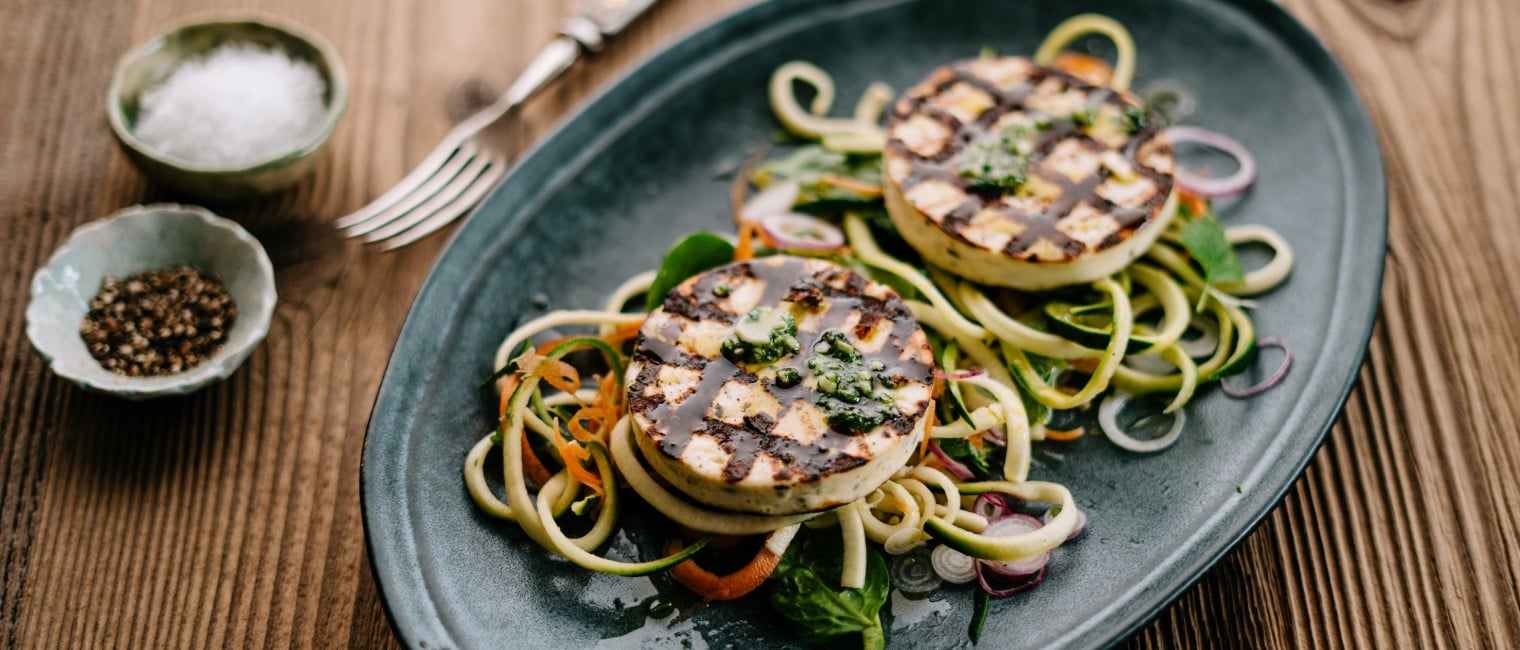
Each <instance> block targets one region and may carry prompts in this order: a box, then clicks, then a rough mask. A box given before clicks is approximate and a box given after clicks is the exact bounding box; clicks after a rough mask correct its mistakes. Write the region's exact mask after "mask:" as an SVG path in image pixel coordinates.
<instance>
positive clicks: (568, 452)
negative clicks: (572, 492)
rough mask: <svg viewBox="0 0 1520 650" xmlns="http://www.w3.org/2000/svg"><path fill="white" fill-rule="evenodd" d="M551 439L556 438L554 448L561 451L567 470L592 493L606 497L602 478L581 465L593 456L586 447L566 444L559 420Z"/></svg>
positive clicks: (555, 421) (556, 420)
mask: <svg viewBox="0 0 1520 650" xmlns="http://www.w3.org/2000/svg"><path fill="white" fill-rule="evenodd" d="M550 437H551V438H554V447H555V449H557V450H559V457H560V460H563V461H565V469H568V470H570V473H571V474H572V475H574V476H575V478H577V479H579V480H580V482H581V483H582V484H584V485H585V486H586V487H589V488H591V491H592V492H595V493H597V495H598V496H605V495H606V494H607V493H606V491H604V490H603V489H602V478H601V477H600V476H597V475H596V472H593V471H591V470H589V469H586V466H585V465H582V464H581V461H582V460H586V459H587V458H589V457H590V456H591V454H590V453H588V452H587V451H586V448H585V447H582V446H580V445H579V444H577V443H570V442H566V441H565V438H564V436H561V435H559V419H558V418H556V419H555V420H554V435H553V436H550Z"/></svg>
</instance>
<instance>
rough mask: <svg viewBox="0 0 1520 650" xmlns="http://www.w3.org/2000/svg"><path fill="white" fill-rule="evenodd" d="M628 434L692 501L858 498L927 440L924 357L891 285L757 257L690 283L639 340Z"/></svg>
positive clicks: (769, 508) (813, 502)
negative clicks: (632, 430)
mask: <svg viewBox="0 0 1520 650" xmlns="http://www.w3.org/2000/svg"><path fill="white" fill-rule="evenodd" d="M627 372H628V375H627V376H628V404H629V412H630V414H631V416H632V422H633V425H634V428H635V432H636V435H635V439H636V440H637V441H638V446H639V449H640V451H641V452H642V455H643V456H644V459H645V460H646V461H647V462H648V463H649V465H650V466H651V467H652V468H653V469H654V470H655V472H656V473H657V474H658V475H659V476H660V477H661V478H663V479H664V480H665V481H666V482H668V483H669V484H670V485H671V486H673V487H674V488H675V489H677V490H678V491H680V492H682V493H684V494H685V495H686V496H688V497H690V498H691V499H693V500H695V501H697V502H700V503H703V504H706V505H709V506H712V507H715V508H721V509H724V510H729V511H737V512H751V513H759V514H768V515H780V514H796V513H804V512H818V511H822V510H826V509H829V508H833V507H837V506H839V505H843V504H846V503H850V502H852V501H854V500H856V499H859V498H861V497H863V496H865V495H867V494H869V493H870V492H871V491H872V490H875V489H876V488H877V487H879V486H880V485H881V484H882V483H883V482H885V481H886V480H887V479H888V478H890V477H891V476H892V474H893V473H895V472H896V471H897V470H898V469H900V468H902V466H903V465H904V464H905V463H906V462H907V460H908V458H909V457H910V456H911V455H912V453H913V451H914V450H915V449H916V448H917V447H918V444H919V441H920V440H921V439H922V436H923V435H925V430H924V428H925V423H926V421H927V416H928V413H929V409H930V406H931V401H932V400H931V387H932V382H933V358H932V353H931V352H930V348H929V342H928V338H927V337H926V336H925V334H924V332H923V330H922V329H920V328H919V325H918V321H917V320H916V319H915V318H914V317H913V315H912V313H911V312H909V311H908V309H907V307H906V306H904V305H903V303H902V301H901V300H900V299H899V298H898V296H897V295H896V294H895V293H893V292H892V291H891V290H890V289H888V288H887V287H885V286H883V285H881V284H878V283H876V282H872V281H870V280H868V279H866V278H865V277H863V276H861V275H859V274H857V273H855V272H853V271H851V270H849V269H846V268H844V267H841V266H838V265H835V264H832V263H829V262H824V261H820V260H814V259H803V258H797V257H768V258H762V259H757V260H752V261H746V262H738V263H734V264H730V265H728V266H724V267H721V268H718V269H715V270H712V271H709V272H706V273H703V274H701V275H698V276H696V277H693V278H690V279H688V280H687V281H685V282H684V283H682V284H681V285H679V286H678V287H676V288H675V289H673V290H671V292H670V293H669V294H668V295H667V296H666V298H665V301H664V303H663V304H662V306H661V307H660V308H659V309H656V310H655V311H654V312H653V313H651V314H650V315H649V318H648V319H647V320H646V321H645V323H644V325H643V326H642V328H641V330H640V336H639V340H638V342H637V344H636V346H635V350H634V353H633V360H632V362H631V364H630V365H629V367H628V371H627Z"/></svg>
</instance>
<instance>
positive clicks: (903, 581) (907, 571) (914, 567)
mask: <svg viewBox="0 0 1520 650" xmlns="http://www.w3.org/2000/svg"><path fill="white" fill-rule="evenodd" d="M940 548H944V547H940ZM887 575H888V576H890V577H891V579H892V586H894V587H897V590H898V591H901V592H902V594H903V595H904V596H907V597H908V598H913V599H918V598H924V597H927V596H928V595H929V594H932V593H934V592H935V591H937V590H938V589H939V588H940V585H941V584H943V582H944V581H943V580H942V578H941V576H940V575H939V571H938V570H937V568H936V567H935V566H934V563H933V561H932V560H931V559H930V557H929V552H928V550H927V549H923V548H920V549H916V550H914V551H913V552H912V553H905V554H903V555H898V556H896V557H893V558H892V559H890V560H888V561H887Z"/></svg>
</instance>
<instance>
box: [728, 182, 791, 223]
mask: <svg viewBox="0 0 1520 650" xmlns="http://www.w3.org/2000/svg"><path fill="white" fill-rule="evenodd" d="M799 196H802V185H801V184H799V183H798V182H797V181H781V182H779V183H772V184H771V185H770V186H769V187H766V188H765V189H763V190H760V191H759V192H756V193H755V195H754V196H751V197H749V200H747V201H745V202H744V207H743V208H742V209H740V211H739V214H740V215H741V216H742V217H743V218H744V220H745V221H759V220H761V219H763V218H765V217H768V216H770V215H773V214H786V213H788V212H791V211H792V206H794V205H796V204H797V197H799Z"/></svg>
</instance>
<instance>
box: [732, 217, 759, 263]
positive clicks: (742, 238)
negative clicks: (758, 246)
mask: <svg viewBox="0 0 1520 650" xmlns="http://www.w3.org/2000/svg"><path fill="white" fill-rule="evenodd" d="M759 229H760V228H759V227H758V226H756V225H755V224H753V223H751V222H748V221H746V222H744V223H741V224H739V245H738V246H735V247H734V261H735V262H743V261H744V260H750V259H754V258H755V232H756V231H758V230H759Z"/></svg>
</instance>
